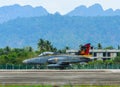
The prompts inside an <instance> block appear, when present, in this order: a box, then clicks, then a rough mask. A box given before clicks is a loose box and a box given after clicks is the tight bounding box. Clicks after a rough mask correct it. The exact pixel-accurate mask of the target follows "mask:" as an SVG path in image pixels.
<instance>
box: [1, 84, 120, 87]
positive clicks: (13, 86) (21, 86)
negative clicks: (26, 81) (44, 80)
mask: <svg viewBox="0 0 120 87" xmlns="http://www.w3.org/2000/svg"><path fill="white" fill-rule="evenodd" d="M0 87H120V86H119V85H110V86H109V85H106V86H103V85H100V86H95V85H74V86H70V85H65V86H63V85H61V86H57V85H54V86H52V85H6V84H2V85H0Z"/></svg>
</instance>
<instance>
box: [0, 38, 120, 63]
mask: <svg viewBox="0 0 120 87" xmlns="http://www.w3.org/2000/svg"><path fill="white" fill-rule="evenodd" d="M37 46H38V47H37V49H36V50H34V49H33V48H32V47H30V46H28V47H23V48H11V47H9V46H6V47H5V48H0V64H22V61H23V60H25V59H27V58H33V57H36V56H38V55H39V54H40V53H42V52H45V51H51V52H59V53H65V52H66V50H68V49H70V47H68V46H66V47H64V48H63V49H57V48H56V47H54V46H53V45H52V43H51V42H50V41H48V40H43V39H39V40H38V43H37ZM97 49H103V48H102V45H101V44H100V43H98V47H97ZM106 49H113V47H111V46H110V47H106ZM108 62H110V63H112V62H116V63H120V55H119V56H118V57H116V58H115V59H114V61H113V60H110V61H107V63H108Z"/></svg>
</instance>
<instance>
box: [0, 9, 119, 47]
mask: <svg viewBox="0 0 120 87" xmlns="http://www.w3.org/2000/svg"><path fill="white" fill-rule="evenodd" d="M108 12H109V11H108ZM0 37H1V38H0V42H1V43H0V47H5V46H10V47H24V46H32V47H34V48H36V47H37V42H38V40H39V39H40V38H43V39H45V40H49V41H50V42H52V44H53V45H54V46H55V47H57V48H63V47H65V46H69V47H71V48H74V49H75V48H78V47H79V45H80V44H84V43H92V45H94V46H95V45H97V43H101V44H102V45H103V46H111V45H112V46H114V47H115V46H118V45H120V40H119V38H120V16H110V17H109V16H108V17H106V16H105V17H104V16H101V17H80V16H74V17H71V16H61V15H60V14H59V13H56V14H54V15H50V14H49V15H47V16H41V17H32V18H17V19H14V20H11V21H8V22H5V23H3V24H0Z"/></svg>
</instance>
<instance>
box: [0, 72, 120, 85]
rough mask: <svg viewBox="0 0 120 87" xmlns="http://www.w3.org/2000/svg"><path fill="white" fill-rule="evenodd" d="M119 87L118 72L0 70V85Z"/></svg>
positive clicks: (119, 73) (119, 74)
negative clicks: (92, 86)
mask: <svg viewBox="0 0 120 87" xmlns="http://www.w3.org/2000/svg"><path fill="white" fill-rule="evenodd" d="M3 83H4V84H85V85H86V84H89V85H120V70H28V71H27V70H0V84H3Z"/></svg>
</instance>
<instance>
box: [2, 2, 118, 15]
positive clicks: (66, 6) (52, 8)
mask: <svg viewBox="0 0 120 87" xmlns="http://www.w3.org/2000/svg"><path fill="white" fill-rule="evenodd" d="M95 3H99V4H101V6H102V7H103V9H108V8H112V9H113V10H116V9H120V0H0V7H2V6H6V5H7V6H8V5H13V4H20V5H22V6H23V5H31V6H33V7H36V6H43V7H44V8H46V9H47V11H48V12H50V13H55V12H56V11H58V12H60V13H61V14H65V13H67V12H69V11H71V10H73V9H74V8H76V7H77V6H79V5H86V6H87V7H89V6H91V5H93V4H95Z"/></svg>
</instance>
